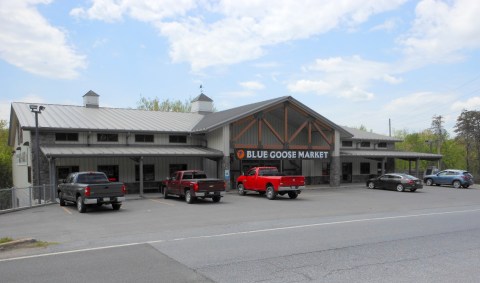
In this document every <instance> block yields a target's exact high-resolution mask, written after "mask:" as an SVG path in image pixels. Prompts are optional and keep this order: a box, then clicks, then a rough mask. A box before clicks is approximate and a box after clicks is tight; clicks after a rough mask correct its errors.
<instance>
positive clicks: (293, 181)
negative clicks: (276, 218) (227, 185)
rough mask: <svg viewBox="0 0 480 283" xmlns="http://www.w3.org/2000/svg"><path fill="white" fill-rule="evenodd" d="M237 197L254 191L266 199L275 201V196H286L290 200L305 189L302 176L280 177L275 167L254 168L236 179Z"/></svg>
mask: <svg viewBox="0 0 480 283" xmlns="http://www.w3.org/2000/svg"><path fill="white" fill-rule="evenodd" d="M237 189H238V194H239V195H245V194H246V192H247V191H256V192H258V193H260V194H262V195H263V194H266V195H267V198H268V199H275V198H276V197H277V194H279V195H281V196H283V195H284V194H288V196H289V197H290V198H291V199H295V198H297V196H298V195H299V194H300V193H301V192H302V190H303V189H305V177H304V176H282V174H281V173H280V172H278V169H277V168H276V167H254V168H251V169H250V170H248V171H247V174H245V175H241V176H240V177H238V179H237Z"/></svg>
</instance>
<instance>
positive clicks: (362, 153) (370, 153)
mask: <svg viewBox="0 0 480 283" xmlns="http://www.w3.org/2000/svg"><path fill="white" fill-rule="evenodd" d="M340 156H342V157H349V156H351V157H366V158H383V157H390V158H400V159H417V158H419V159H421V160H439V159H442V157H443V155H441V154H433V153H425V152H409V151H395V150H392V151H388V150H340Z"/></svg>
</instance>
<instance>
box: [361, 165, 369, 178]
mask: <svg viewBox="0 0 480 283" xmlns="http://www.w3.org/2000/svg"><path fill="white" fill-rule="evenodd" d="M360 174H362V175H364V174H370V163H367V162H362V163H360Z"/></svg>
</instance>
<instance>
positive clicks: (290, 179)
mask: <svg viewBox="0 0 480 283" xmlns="http://www.w3.org/2000/svg"><path fill="white" fill-rule="evenodd" d="M280 183H283V186H304V185H305V177H304V176H282V179H281V180H280Z"/></svg>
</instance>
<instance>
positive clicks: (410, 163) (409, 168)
mask: <svg viewBox="0 0 480 283" xmlns="http://www.w3.org/2000/svg"><path fill="white" fill-rule="evenodd" d="M411 172H412V160H410V159H409V160H408V174H412V173H411Z"/></svg>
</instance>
